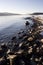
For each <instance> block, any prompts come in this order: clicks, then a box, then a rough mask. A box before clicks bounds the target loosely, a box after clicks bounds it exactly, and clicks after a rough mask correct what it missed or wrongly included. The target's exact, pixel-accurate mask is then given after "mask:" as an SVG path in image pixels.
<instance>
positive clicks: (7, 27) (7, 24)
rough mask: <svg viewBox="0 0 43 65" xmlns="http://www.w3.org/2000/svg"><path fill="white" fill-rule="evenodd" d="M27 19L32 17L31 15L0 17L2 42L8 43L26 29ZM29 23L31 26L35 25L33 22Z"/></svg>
mask: <svg viewBox="0 0 43 65" xmlns="http://www.w3.org/2000/svg"><path fill="white" fill-rule="evenodd" d="M25 17H30V15H15V16H0V42H3V41H8V40H10V39H11V37H13V36H15V35H17V33H18V32H19V31H20V30H23V29H26V26H25V22H26V20H25V19H24V18H25ZM40 17H41V16H40ZM42 18H43V16H42ZM29 22H30V26H31V25H33V22H32V21H31V20H29Z"/></svg>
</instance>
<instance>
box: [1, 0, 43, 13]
mask: <svg viewBox="0 0 43 65" xmlns="http://www.w3.org/2000/svg"><path fill="white" fill-rule="evenodd" d="M0 12H11V13H32V12H43V0H0Z"/></svg>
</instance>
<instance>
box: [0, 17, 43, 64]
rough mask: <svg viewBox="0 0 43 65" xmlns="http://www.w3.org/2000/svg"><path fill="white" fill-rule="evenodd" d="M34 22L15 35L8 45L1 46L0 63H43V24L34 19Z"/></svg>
mask: <svg viewBox="0 0 43 65" xmlns="http://www.w3.org/2000/svg"><path fill="white" fill-rule="evenodd" d="M31 20H32V21H33V22H34V24H33V25H32V26H31V28H30V29H29V24H28V25H26V27H27V29H26V30H22V31H20V32H19V33H18V36H17V37H16V36H14V37H13V38H12V39H11V41H10V42H9V43H8V45H6V44H3V45H1V48H0V65H43V24H42V23H41V22H40V21H39V20H38V19H34V18H33V19H32V18H31Z"/></svg>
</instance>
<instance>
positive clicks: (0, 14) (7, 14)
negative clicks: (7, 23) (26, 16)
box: [0, 13, 21, 16]
mask: <svg viewBox="0 0 43 65" xmlns="http://www.w3.org/2000/svg"><path fill="white" fill-rule="evenodd" d="M12 15H21V14H14V13H0V16H12Z"/></svg>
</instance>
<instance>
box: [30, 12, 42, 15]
mask: <svg viewBox="0 0 43 65" xmlns="http://www.w3.org/2000/svg"><path fill="white" fill-rule="evenodd" d="M31 15H43V13H42V12H35V13H32V14H31Z"/></svg>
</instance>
